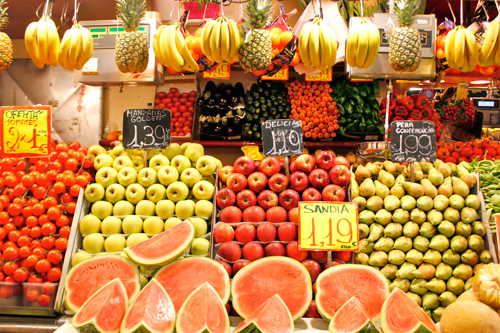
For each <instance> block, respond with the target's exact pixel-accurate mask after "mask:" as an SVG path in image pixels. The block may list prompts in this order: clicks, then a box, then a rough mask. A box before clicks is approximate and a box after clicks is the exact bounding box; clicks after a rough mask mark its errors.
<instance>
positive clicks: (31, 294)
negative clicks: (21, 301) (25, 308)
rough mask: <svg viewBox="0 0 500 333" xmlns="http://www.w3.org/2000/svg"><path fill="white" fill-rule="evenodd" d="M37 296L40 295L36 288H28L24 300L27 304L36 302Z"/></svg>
mask: <svg viewBox="0 0 500 333" xmlns="http://www.w3.org/2000/svg"><path fill="white" fill-rule="evenodd" d="M39 294H40V293H39V292H38V288H36V287H33V288H29V289H28V291H27V292H26V300H27V301H28V302H36V301H37V299H38V295H39Z"/></svg>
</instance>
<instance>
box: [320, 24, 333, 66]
mask: <svg viewBox="0 0 500 333" xmlns="http://www.w3.org/2000/svg"><path fill="white" fill-rule="evenodd" d="M326 28H327V27H326V24H321V25H320V26H319V44H320V51H321V66H320V67H319V69H321V70H322V71H323V70H325V69H326V68H327V67H328V65H329V64H330V60H331V56H332V45H331V44H332V42H331V39H330V36H329V31H328V30H327V29H326Z"/></svg>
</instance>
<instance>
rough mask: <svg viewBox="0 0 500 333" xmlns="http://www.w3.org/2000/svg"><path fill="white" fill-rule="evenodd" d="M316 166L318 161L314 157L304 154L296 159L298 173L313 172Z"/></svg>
mask: <svg viewBox="0 0 500 333" xmlns="http://www.w3.org/2000/svg"><path fill="white" fill-rule="evenodd" d="M315 166H316V161H315V159H314V157H313V156H312V155H309V154H302V155H299V156H298V157H297V159H295V167H296V169H297V170H298V171H302V172H305V173H307V174H308V173H309V172H311V171H312V170H313V169H314V167H315Z"/></svg>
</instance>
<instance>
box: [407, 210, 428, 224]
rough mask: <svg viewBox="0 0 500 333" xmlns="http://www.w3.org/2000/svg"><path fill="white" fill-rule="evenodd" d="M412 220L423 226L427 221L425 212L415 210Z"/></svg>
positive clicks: (412, 213)
mask: <svg viewBox="0 0 500 333" xmlns="http://www.w3.org/2000/svg"><path fill="white" fill-rule="evenodd" d="M410 220H411V221H413V222H415V223H417V224H419V225H420V224H422V223H424V222H425V220H426V216H425V212H424V211H423V210H421V209H420V208H415V209H413V210H412V211H411V212H410Z"/></svg>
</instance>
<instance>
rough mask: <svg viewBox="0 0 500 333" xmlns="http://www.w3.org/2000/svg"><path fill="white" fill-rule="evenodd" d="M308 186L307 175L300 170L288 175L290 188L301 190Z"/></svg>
mask: <svg viewBox="0 0 500 333" xmlns="http://www.w3.org/2000/svg"><path fill="white" fill-rule="evenodd" d="M308 186H309V177H307V175H306V174H305V173H304V172H302V171H295V172H293V173H292V174H291V175H290V188H293V189H294V190H296V191H299V192H302V191H304V190H305V189H306V188H307V187H308Z"/></svg>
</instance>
